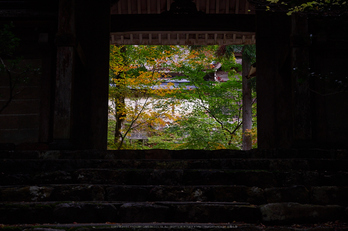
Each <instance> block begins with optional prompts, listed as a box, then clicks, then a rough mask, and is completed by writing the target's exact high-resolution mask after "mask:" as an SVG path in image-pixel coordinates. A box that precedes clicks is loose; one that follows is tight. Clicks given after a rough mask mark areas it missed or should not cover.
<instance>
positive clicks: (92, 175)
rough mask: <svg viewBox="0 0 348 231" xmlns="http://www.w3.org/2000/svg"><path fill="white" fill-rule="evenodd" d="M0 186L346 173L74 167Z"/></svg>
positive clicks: (342, 180) (327, 177) (322, 179)
mask: <svg viewBox="0 0 348 231" xmlns="http://www.w3.org/2000/svg"><path fill="white" fill-rule="evenodd" d="M0 182H2V185H20V184H27V185H28V184H29V185H36V184H84V183H85V184H118V185H123V184H128V185H245V186H256V187H284V186H292V185H305V186H347V185H348V172H343V171H339V172H329V171H325V172H318V171H298V170H293V171H284V172H282V171H265V170H230V169H184V170H182V169H116V170H112V169H93V168H91V169H78V170H71V171H62V170H58V171H50V172H38V173H32V172H31V173H6V172H2V173H1V175H0Z"/></svg>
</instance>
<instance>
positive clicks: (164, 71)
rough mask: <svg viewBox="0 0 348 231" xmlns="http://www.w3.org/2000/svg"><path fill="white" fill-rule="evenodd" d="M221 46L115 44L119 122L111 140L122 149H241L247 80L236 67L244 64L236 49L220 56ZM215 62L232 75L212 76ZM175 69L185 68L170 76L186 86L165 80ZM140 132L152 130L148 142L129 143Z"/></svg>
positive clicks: (112, 72)
mask: <svg viewBox="0 0 348 231" xmlns="http://www.w3.org/2000/svg"><path fill="white" fill-rule="evenodd" d="M217 48H218V46H204V47H187V46H112V47H111V51H110V52H111V53H110V54H111V55H110V57H111V58H110V84H111V87H110V99H111V101H112V103H113V107H111V108H110V110H111V111H112V113H113V115H114V118H115V123H114V124H113V126H114V128H113V129H114V131H113V140H112V141H110V142H111V143H115V144H116V148H117V149H120V148H132V149H135V148H165V149H226V148H229V149H239V148H240V146H241V140H242V138H241V137H242V132H241V125H242V117H241V116H242V104H241V102H242V91H241V85H242V81H241V78H240V76H239V75H238V74H237V72H239V71H240V70H241V65H240V64H237V63H236V62H235V57H234V55H233V54H232V55H230V56H221V57H219V56H217V55H216V50H217ZM216 63H221V64H222V66H221V69H222V70H223V71H225V72H228V74H229V78H228V80H226V79H222V78H220V79H219V77H218V76H217V77H216V78H215V80H214V79H211V76H214V73H215V71H216V70H217V69H216V66H215V64H216ZM173 72H175V73H180V74H179V75H178V76H176V77H175V78H171V79H172V80H173V79H175V80H178V82H182V83H181V85H179V86H176V87H175V86H174V85H173V84H170V83H169V84H167V85H165V86H164V85H163V80H165V79H167V78H170V76H169V75H170V74H171V73H173ZM207 76H209V78H207ZM183 80H185V81H183ZM209 80H210V81H209ZM174 108H175V110H174ZM178 112H179V113H178ZM141 132H145V133H146V134H147V135H149V142H148V143H147V145H146V146H145V147H139V146H137V145H136V144H133V145H132V146H129V144H128V143H127V142H126V143H125V140H130V139H132V137H131V136H132V134H134V133H141ZM247 132H249V133H254V131H247Z"/></svg>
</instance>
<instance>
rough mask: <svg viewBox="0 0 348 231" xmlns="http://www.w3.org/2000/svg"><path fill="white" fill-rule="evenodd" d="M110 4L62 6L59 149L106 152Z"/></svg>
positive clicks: (69, 2)
mask: <svg viewBox="0 0 348 231" xmlns="http://www.w3.org/2000/svg"><path fill="white" fill-rule="evenodd" d="M109 24H110V1H108V0H105V1H97V0H60V12H59V29H58V35H57V44H58V48H57V53H58V54H57V75H56V91H55V108H54V131H53V138H54V141H55V142H53V144H52V145H51V148H55V149H106V145H107V119H108V118H107V114H108V83H109V49H110V47H109V41H110V40H109V38H110V29H109V27H110V26H109Z"/></svg>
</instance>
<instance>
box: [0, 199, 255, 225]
mask: <svg viewBox="0 0 348 231" xmlns="http://www.w3.org/2000/svg"><path fill="white" fill-rule="evenodd" d="M260 219H261V214H260V209H259V208H257V207H256V206H254V205H249V204H248V203H233V202H230V203H228V202H220V203H219V202H108V203H105V202H56V203H54V202H42V203H28V202H26V203H24V202H21V203H5V204H3V203H0V224H25V223H30V224H32V223H74V222H77V223H90V222H92V223H101V222H102V223H104V222H122V223H123V222H206V221H210V222H233V221H245V222H258V221H259V220H260Z"/></svg>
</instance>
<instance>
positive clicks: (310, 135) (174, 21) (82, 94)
mask: <svg viewBox="0 0 348 231" xmlns="http://www.w3.org/2000/svg"><path fill="white" fill-rule="evenodd" d="M194 7H196V9H194ZM0 17H1V21H0V23H1V25H5V24H9V23H10V22H13V24H14V28H13V30H14V33H15V34H16V36H18V37H19V38H20V39H21V40H20V49H19V50H18V53H16V54H15V55H17V56H18V57H19V56H21V57H22V60H23V61H24V62H26V63H30V64H32V66H36V67H39V68H40V73H39V74H36V75H33V76H29V77H30V78H29V80H30V81H29V82H28V83H26V84H22V86H20V87H19V88H20V89H21V91H20V93H19V94H18V95H16V97H15V98H14V99H13V100H12V102H11V104H10V105H9V106H8V107H7V108H6V109H5V110H4V111H3V112H2V113H1V114H0V143H4V144H5V143H12V144H15V145H17V147H22V148H35V149H37V148H49V149H75V148H83V149H106V135H107V112H108V65H109V45H110V43H111V44H187V45H208V44H221V45H224V44H225V45H229V44H254V43H256V46H257V77H256V78H257V103H258V113H257V117H258V144H259V147H260V148H262V149H273V148H291V147H327V148H331V147H334V148H340V147H347V144H348V142H346V141H347V140H348V132H347V131H348V120H347V118H348V93H347V82H348V81H347V76H348V75H347V71H346V65H347V63H348V56H347V53H348V29H347V28H348V25H347V22H348V21H347V18H345V17H343V16H342V17H339V18H329V17H325V18H323V17H307V16H301V15H293V16H287V15H285V14H284V13H279V12H278V13H271V12H266V11H264V10H262V9H259V8H257V6H255V5H253V4H251V3H249V2H248V1H247V0H222V1H221V0H220V1H219V0H195V1H172V0H146V1H145V0H132V1H126V0H119V1H109V0H102V1H100V0H99V1H96V0H59V1H58V0H50V1H40V0H22V1H19V0H18V1H2V0H1V1H0ZM2 58H3V59H10V58H11V57H2ZM7 86H8V80H7V79H6V75H5V74H2V75H1V79H0V90H1V98H0V106H2V105H3V104H4V103H5V101H6V97H7V94H9V93H8V92H7V90H6V87H7Z"/></svg>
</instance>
